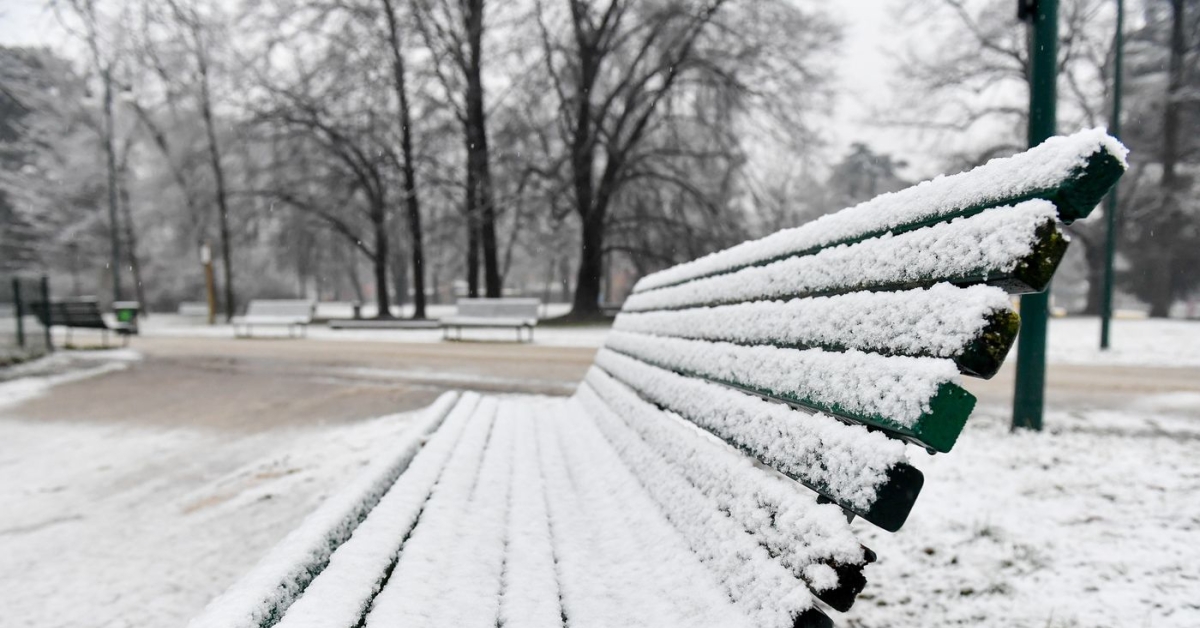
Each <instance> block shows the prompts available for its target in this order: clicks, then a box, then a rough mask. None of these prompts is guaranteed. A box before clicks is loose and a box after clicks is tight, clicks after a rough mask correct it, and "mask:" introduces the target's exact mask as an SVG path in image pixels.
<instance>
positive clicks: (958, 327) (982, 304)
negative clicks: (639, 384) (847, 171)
mask: <svg viewBox="0 0 1200 628" xmlns="http://www.w3.org/2000/svg"><path fill="white" fill-rule="evenodd" d="M1011 311H1012V306H1011V305H1010V302H1009V297H1008V295H1007V294H1006V293H1005V292H1004V291H1003V290H1001V289H1000V288H996V287H993V286H971V287H969V288H960V287H957V286H953V285H951V284H944V283H943V284H936V285H934V286H932V287H930V288H928V289H924V288H917V289H915V290H905V291H901V292H852V293H850V294H842V295H837V296H832V297H812V298H802V299H792V300H790V301H754V302H747V303H738V304H734V305H722V306H717V307H700V308H693V309H686V310H669V311H654V312H622V313H620V314H618V315H617V319H616V321H615V322H614V323H613V329H614V330H616V331H627V332H639V333H643V334H654V335H656V336H675V337H680V338H692V339H697V340H724V341H728V342H734V343H738V344H746V345H759V344H762V345H775V346H785V347H786V346H794V347H828V348H835V349H860V350H862V351H870V352H878V353H888V354H898V355H914V356H922V355H925V356H934V357H942V358H953V357H957V356H959V355H961V354H962V353H963V351H965V350H966V348H967V347H968V346H969V345H970V344H971V343H972V342H974V341H975V340H976V339H977V338H978V337H979V335H980V334H981V333H982V332H983V330H984V327H985V326H986V325H987V323H988V317H989V316H992V315H994V314H996V313H999V312H1011Z"/></svg>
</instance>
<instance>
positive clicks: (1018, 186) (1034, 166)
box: [634, 130, 1126, 293]
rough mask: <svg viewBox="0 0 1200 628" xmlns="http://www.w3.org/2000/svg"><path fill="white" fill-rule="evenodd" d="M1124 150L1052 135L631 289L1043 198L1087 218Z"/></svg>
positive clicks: (1066, 218) (1107, 142)
mask: <svg viewBox="0 0 1200 628" xmlns="http://www.w3.org/2000/svg"><path fill="white" fill-rule="evenodd" d="M1124 155H1125V150H1124V147H1122V146H1120V143H1119V142H1117V141H1116V140H1114V139H1113V138H1111V137H1108V136H1107V135H1105V134H1104V133H1103V131H1099V130H1091V131H1083V132H1080V133H1077V134H1075V135H1072V136H1067V137H1058V138H1052V139H1051V140H1049V141H1047V142H1046V143H1044V144H1043V145H1041V146H1038V147H1035V148H1033V149H1030V150H1029V151H1026V152H1024V153H1020V154H1018V155H1015V156H1013V157H1010V158H1006V159H996V160H992V161H990V162H988V163H987V164H985V165H983V166H980V167H978V168H976V169H974V170H971V171H969V172H963V173H959V174H955V175H951V176H947V177H939V178H937V179H934V180H932V181H926V182H924V183H921V184H919V185H916V186H913V187H911V188H908V189H905V190H902V191H900V192H894V193H890V194H883V195H880V196H878V197H876V198H874V199H872V200H870V201H867V202H865V203H861V204H859V205H857V206H855V207H851V208H847V209H844V210H842V211H839V212H837V213H835V214H831V215H828V216H824V217H822V218H820V219H818V220H815V221H812V222H810V223H807V224H804V225H801V226H799V227H796V228H794V229H786V230H783V231H780V232H777V233H774V234H772V235H770V236H767V237H765V238H762V239H760V240H754V241H750V242H744V243H742V244H739V245H737V246H734V247H731V248H729V249H726V250H724V251H719V252H717V253H714V254H712V255H708V256H706V257H703V258H700V259H697V260H694V261H691V262H687V263H684V264H680V265H678V266H674V267H672V268H669V269H666V270H664V271H660V272H658V273H653V274H651V275H647V276H646V277H644V278H642V280H641V281H639V282H638V284H637V285H636V286H635V287H634V293H639V292H644V291H650V290H656V289H661V288H664V287H668V286H672V285H678V284H680V283H684V282H687V281H692V280H695V279H699V278H702V277H710V276H715V275H719V274H725V273H731V272H736V271H738V270H741V269H743V268H749V267H753V266H764V265H767V264H771V263H774V262H777V261H779V260H782V259H786V258H789V257H797V256H805V255H813V254H815V253H818V252H820V251H822V250H824V249H827V248H831V247H836V246H842V245H850V244H856V243H858V242H862V241H864V240H868V239H871V238H875V237H879V236H881V235H883V234H885V233H889V232H890V233H893V234H900V233H905V232H908V231H913V230H917V229H923V228H925V227H928V226H931V225H934V224H938V223H941V222H947V221H950V220H953V219H956V218H964V217H969V216H974V215H976V214H979V213H981V212H984V211H987V210H989V209H992V208H995V207H1001V206H1005V205H1016V204H1018V203H1022V202H1025V201H1029V200H1034V199H1040V200H1047V201H1050V202H1052V203H1054V205H1055V207H1056V208H1057V217H1058V219H1059V220H1062V221H1063V222H1066V223H1070V222H1072V221H1074V220H1077V219H1080V218H1084V217H1086V216H1087V215H1088V214H1089V213H1090V212H1091V211H1092V209H1093V208H1094V207H1095V206H1096V204H1097V203H1099V202H1100V199H1101V198H1103V196H1104V194H1106V193H1107V191H1108V190H1109V189H1110V188H1111V187H1112V186H1113V185H1114V184H1115V183H1116V181H1117V179H1119V178H1120V177H1121V175H1122V174H1123V173H1124V171H1125V167H1126V165H1125V161H1124Z"/></svg>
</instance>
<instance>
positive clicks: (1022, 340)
mask: <svg viewBox="0 0 1200 628" xmlns="http://www.w3.org/2000/svg"><path fill="white" fill-rule="evenodd" d="M1017 15H1018V16H1019V17H1021V18H1022V19H1028V20H1029V24H1030V28H1032V29H1033V37H1032V38H1031V39H1030V41H1031V43H1032V49H1031V50H1030V74H1029V146H1030V147H1033V146H1037V145H1038V144H1041V143H1042V142H1043V141H1045V140H1046V139H1048V138H1049V137H1051V136H1052V135H1054V133H1055V113H1056V106H1055V105H1056V98H1057V93H1056V88H1055V81H1056V80H1057V78H1058V0H1020V1H1019V3H1018V5H1017ZM1049 310H1050V287H1049V286H1047V287H1046V289H1045V291H1043V292H1039V293H1037V294H1026V295H1024V296H1022V297H1021V335H1020V336H1019V337H1018V338H1017V385H1016V390H1015V391H1014V395H1013V419H1012V426H1013V429H1017V428H1025V429H1031V430H1039V431H1040V430H1041V429H1042V411H1043V410H1044V407H1045V394H1046V327H1047V323H1048V321H1047V319H1048V318H1049Z"/></svg>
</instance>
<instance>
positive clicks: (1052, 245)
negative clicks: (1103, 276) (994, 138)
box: [637, 220, 1070, 313]
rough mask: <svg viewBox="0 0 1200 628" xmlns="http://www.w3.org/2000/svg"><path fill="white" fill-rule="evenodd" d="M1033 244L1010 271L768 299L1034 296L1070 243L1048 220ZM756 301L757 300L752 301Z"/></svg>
mask: <svg viewBox="0 0 1200 628" xmlns="http://www.w3.org/2000/svg"><path fill="white" fill-rule="evenodd" d="M1033 235H1034V238H1035V241H1034V244H1033V246H1032V247H1031V250H1030V252H1029V254H1027V255H1026V256H1025V257H1023V258H1022V259H1021V260H1020V261H1019V262H1018V263H1017V265H1016V267H1015V268H1013V269H1012V270H1009V271H1003V270H996V269H991V268H977V269H972V270H971V271H970V272H967V273H963V274H959V275H954V276H930V277H923V278H921V279H919V280H914V281H897V282H890V283H889V282H878V283H872V282H862V283H857V284H847V285H844V286H839V287H837V288H833V289H829V290H813V291H808V292H805V291H798V292H790V293H787V294H781V295H772V296H770V297H769V298H770V299H772V300H781V301H787V300H789V299H798V298H805V297H830V296H836V295H841V294H848V293H851V292H895V291H900V290H912V289H915V288H928V287H930V286H932V285H934V284H937V283H951V284H954V285H956V286H963V287H966V286H974V285H978V284H986V285H989V286H996V287H998V288H1001V289H1003V290H1004V291H1006V292H1008V293H1009V294H1031V293H1036V292H1041V291H1043V290H1045V289H1046V287H1047V286H1049V285H1050V279H1051V278H1052V277H1053V276H1054V272H1055V270H1057V269H1058V264H1059V262H1061V261H1062V258H1063V255H1065V254H1066V252H1067V246H1068V245H1069V244H1070V242H1069V241H1068V240H1067V238H1066V237H1065V236H1064V235H1063V233H1062V230H1061V229H1059V227H1058V224H1057V223H1056V222H1055V221H1054V220H1046V221H1045V222H1043V223H1042V224H1040V225H1038V227H1037V228H1036V229H1035V230H1034V234H1033ZM751 300H757V299H751ZM742 302H744V300H743V299H718V300H715V301H710V302H707V303H691V304H688V305H681V306H678V307H667V308H659V309H647V310H637V312H638V313H641V312H655V311H659V312H661V311H672V310H685V309H690V308H694V307H713V306H718V305H733V304H735V303H742Z"/></svg>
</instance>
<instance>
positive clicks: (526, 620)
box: [498, 409, 563, 628]
mask: <svg viewBox="0 0 1200 628" xmlns="http://www.w3.org/2000/svg"><path fill="white" fill-rule="evenodd" d="M536 419H537V417H535V416H534V413H533V411H532V410H530V409H526V410H524V411H522V412H518V413H516V416H515V420H516V443H515V449H514V452H513V457H514V467H513V474H512V487H511V489H510V490H511V491H512V492H511V495H512V502H511V510H510V511H509V517H508V555H507V561H506V563H505V565H504V592H503V594H502V595H501V598H500V617H499V622H498V623H499V624H501V625H503V626H505V627H506V628H561V627H562V625H563V622H562V617H563V610H562V605H561V604H560V603H559V596H560V590H559V583H558V571H557V566H556V564H555V557H554V542H553V536H552V534H551V531H550V514H549V512H547V506H546V487H545V481H544V480H543V479H542V471H541V465H540V463H539V461H538V451H537V426H536V424H535V421H536Z"/></svg>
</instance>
